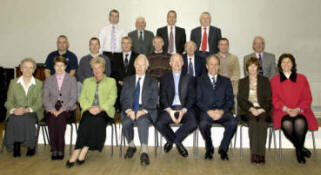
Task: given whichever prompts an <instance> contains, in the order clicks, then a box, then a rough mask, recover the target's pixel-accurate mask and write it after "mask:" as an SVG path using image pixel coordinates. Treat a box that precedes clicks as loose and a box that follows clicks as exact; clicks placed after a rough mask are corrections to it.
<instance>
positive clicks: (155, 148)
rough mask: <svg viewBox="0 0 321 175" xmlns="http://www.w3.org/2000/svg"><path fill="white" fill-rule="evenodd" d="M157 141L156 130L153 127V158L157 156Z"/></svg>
mask: <svg viewBox="0 0 321 175" xmlns="http://www.w3.org/2000/svg"><path fill="white" fill-rule="evenodd" d="M157 139H158V138H157V130H156V128H155V127H154V154H155V157H156V156H157V147H158V145H157V144H158V143H157Z"/></svg>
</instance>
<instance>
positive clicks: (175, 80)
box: [172, 72, 181, 105]
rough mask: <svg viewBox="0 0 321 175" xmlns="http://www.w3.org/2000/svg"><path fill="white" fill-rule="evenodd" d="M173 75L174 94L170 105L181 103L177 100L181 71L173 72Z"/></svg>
mask: <svg viewBox="0 0 321 175" xmlns="http://www.w3.org/2000/svg"><path fill="white" fill-rule="evenodd" d="M173 77H174V83H175V96H174V100H173V104H172V105H181V101H180V100H179V90H178V86H179V78H180V77H181V73H174V72H173Z"/></svg>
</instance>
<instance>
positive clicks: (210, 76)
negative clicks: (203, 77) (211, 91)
mask: <svg viewBox="0 0 321 175" xmlns="http://www.w3.org/2000/svg"><path fill="white" fill-rule="evenodd" d="M208 77H209V78H210V80H211V81H212V78H213V77H214V79H215V81H217V74H216V75H215V76H212V75H211V74H209V73H208Z"/></svg>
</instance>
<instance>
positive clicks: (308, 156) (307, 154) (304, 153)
mask: <svg viewBox="0 0 321 175" xmlns="http://www.w3.org/2000/svg"><path fill="white" fill-rule="evenodd" d="M302 154H303V156H304V157H306V158H310V157H311V151H310V150H308V149H306V148H304V147H303V148H302Z"/></svg>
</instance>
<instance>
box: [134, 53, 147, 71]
mask: <svg viewBox="0 0 321 175" xmlns="http://www.w3.org/2000/svg"><path fill="white" fill-rule="evenodd" d="M138 58H144V60H145V63H146V69H147V68H148V67H149V61H148V58H147V57H146V55H144V54H139V55H138V56H137V57H136V59H135V61H134V66H136V61H137V59H138Z"/></svg>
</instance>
